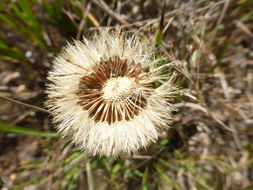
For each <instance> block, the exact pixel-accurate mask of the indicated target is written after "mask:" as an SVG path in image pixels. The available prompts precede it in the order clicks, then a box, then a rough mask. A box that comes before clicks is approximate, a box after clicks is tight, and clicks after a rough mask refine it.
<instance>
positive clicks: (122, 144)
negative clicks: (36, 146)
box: [46, 31, 176, 156]
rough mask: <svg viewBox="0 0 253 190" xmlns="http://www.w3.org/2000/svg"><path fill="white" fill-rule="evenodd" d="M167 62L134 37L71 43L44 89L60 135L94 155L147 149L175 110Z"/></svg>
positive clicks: (108, 34)
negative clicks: (169, 100) (170, 100)
mask: <svg viewBox="0 0 253 190" xmlns="http://www.w3.org/2000/svg"><path fill="white" fill-rule="evenodd" d="M161 62H163V65H162V66H161ZM164 63H165V60H164V59H163V58H159V59H156V58H155V55H154V47H153V46H152V45H150V44H149V42H148V41H146V40H143V39H141V38H140V37H139V36H138V35H136V34H134V35H130V36H127V35H125V34H123V33H120V34H118V33H116V32H115V33H113V32H108V31H104V32H101V33H99V34H97V35H96V36H95V37H94V38H93V39H92V40H87V39H86V38H84V40H83V42H80V41H74V44H68V45H67V46H66V47H65V48H64V49H63V50H62V52H61V54H60V55H59V56H58V57H56V58H55V59H54V61H53V68H52V70H51V71H50V72H49V74H48V80H49V81H50V83H49V84H48V85H47V90H46V93H47V95H48V100H47V102H46V105H47V107H48V108H49V109H50V111H51V112H52V115H53V121H54V123H55V124H56V126H57V129H58V131H59V132H60V133H61V134H63V136H66V137H68V138H70V139H71V142H73V143H75V144H76V145H78V146H79V147H80V148H81V149H83V150H86V151H87V152H88V153H90V154H92V155H100V156H102V155H106V156H121V155H127V154H131V153H134V152H136V151H138V150H140V149H142V148H147V147H148V146H149V145H150V144H151V143H153V142H155V141H156V140H157V139H158V134H159V132H161V131H164V130H167V129H168V128H169V124H170V121H171V111H172V110H174V109H175V108H174V107H173V106H172V105H171V104H170V103H169V102H168V99H169V98H171V97H172V96H173V94H174V93H175V91H176V88H175V87H174V86H173V83H174V79H175V75H173V74H168V70H167V69H168V66H169V64H168V63H166V64H164ZM164 71H166V72H167V74H164ZM155 82H156V83H159V87H156V88H155V85H154V83H155Z"/></svg>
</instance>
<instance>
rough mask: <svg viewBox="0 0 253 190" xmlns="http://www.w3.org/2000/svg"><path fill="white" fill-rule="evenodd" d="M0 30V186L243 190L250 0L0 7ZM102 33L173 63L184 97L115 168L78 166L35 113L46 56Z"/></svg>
mask: <svg viewBox="0 0 253 190" xmlns="http://www.w3.org/2000/svg"><path fill="white" fill-rule="evenodd" d="M0 28H1V30H0V71H1V73H0V97H1V100H0V103H1V105H0V120H1V122H0V131H1V132H4V133H0V188H1V187H2V188H3V189H6V188H8V189H15V190H18V189H24V190H33V189H36V190H37V189H68V190H72V189H87V188H88V187H89V189H143V190H147V189H162V190H172V189H176V190H180V189H187V190H188V189H190V190H196V189H198V190H201V189H203V190H212V189H213V190H223V189H224V190H241V189H243V190H250V189H252V188H253V182H252V181H253V168H252V165H253V145H252V143H253V138H252V137H253V95H252V93H253V51H252V50H253V1H252V0H211V1H207V0H179V1H172V0H167V2H166V5H165V6H164V2H163V1H158V0H147V1H144V0H134V1H130V0H127V1H123V0H112V1H103V0H93V1H85V0H84V1H82V0H75V1H70V0H66V1H63V0H55V1H50V0H42V1H37V0H31V1H29V0H19V1H10V0H3V1H1V2H0ZM102 28H111V29H117V30H118V29H122V30H125V31H127V32H135V31H139V32H141V33H143V34H145V35H146V36H147V37H149V38H150V40H151V41H153V42H154V43H156V45H157V47H158V48H157V54H158V55H159V54H161V55H165V56H166V58H167V59H168V60H170V61H175V59H176V60H180V62H178V64H176V65H175V70H178V72H179V73H181V75H180V80H179V81H180V83H181V86H182V88H183V90H184V91H185V92H187V93H186V94H188V96H181V95H179V96H178V99H177V100H175V104H176V105H177V107H178V108H179V111H178V112H177V113H174V121H173V128H171V130H169V131H168V133H167V134H163V135H161V137H160V140H159V142H158V143H157V144H156V145H153V146H152V147H150V148H149V150H148V152H146V151H143V152H140V153H139V154H138V155H133V156H132V157H127V158H123V159H120V160H118V159H111V158H92V159H91V158H87V157H86V155H85V153H84V152H78V151H77V150H76V148H75V147H73V146H70V145H66V144H65V141H64V140H62V139H60V138H55V137H56V134H55V133H54V128H53V126H52V125H51V124H50V117H49V116H48V113H45V112H43V111H45V110H43V109H40V110H37V107H43V102H44V99H45V95H44V93H43V91H44V84H45V83H46V73H47V71H48V70H49V69H50V67H51V59H52V56H53V55H54V54H55V53H57V52H58V51H59V49H60V47H61V46H62V45H64V44H65V42H66V40H71V38H75V39H80V38H81V36H82V35H83V34H84V35H90V34H92V32H93V31H97V30H101V29H102ZM7 97H10V98H11V99H10V98H7ZM13 99H15V100H18V101H14V100H13ZM19 101H21V102H19ZM22 102H25V103H27V104H28V105H27V104H24V103H22ZM19 126H22V127H19Z"/></svg>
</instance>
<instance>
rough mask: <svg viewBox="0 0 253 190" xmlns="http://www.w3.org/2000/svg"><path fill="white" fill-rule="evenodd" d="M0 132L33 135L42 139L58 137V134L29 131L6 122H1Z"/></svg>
mask: <svg viewBox="0 0 253 190" xmlns="http://www.w3.org/2000/svg"><path fill="white" fill-rule="evenodd" d="M0 132H4V133H15V134H22V135H32V136H40V137H57V136H58V135H57V133H52V132H44V131H38V130H34V129H28V128H24V127H20V126H15V125H10V124H8V123H6V122H3V121H0Z"/></svg>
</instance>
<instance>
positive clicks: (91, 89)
mask: <svg viewBox="0 0 253 190" xmlns="http://www.w3.org/2000/svg"><path fill="white" fill-rule="evenodd" d="M91 71H92V72H91V74H89V75H86V76H84V77H83V78H82V79H81V81H80V85H79V91H78V96H79V105H81V106H82V107H83V108H84V109H85V110H88V113H89V115H90V117H91V118H92V119H93V120H95V121H96V122H98V121H101V122H108V123H109V124H111V123H114V122H116V121H121V120H130V119H133V118H134V116H136V115H138V114H139V112H140V111H141V110H142V109H143V108H144V107H145V106H146V97H144V94H143V93H142V92H141V91H140V90H139V89H138V86H139V85H140V84H139V80H140V74H141V72H142V71H143V67H142V66H141V64H135V63H134V62H131V63H130V62H129V61H128V60H121V59H120V58H119V57H113V58H110V59H109V60H107V61H104V60H102V59H101V61H100V63H99V64H98V65H96V66H93V67H92V68H91ZM122 78H124V79H126V80H127V79H129V81H130V80H131V81H133V82H132V83H131V85H130V87H131V88H130V87H129V89H128V88H126V89H127V90H126V91H124V93H123V92H122V93H120V94H116V95H115V96H112V97H109V98H105V96H104V95H105V92H104V91H103V90H104V89H105V86H106V85H107V83H109V81H112V80H115V81H117V80H118V82H120V81H121V80H122ZM115 84H116V83H115ZM117 85H118V86H117ZM117 85H115V86H114V87H113V88H112V92H111V93H112V95H113V93H114V91H113V90H115V91H117V89H115V88H120V85H121V84H120V83H119V84H117ZM121 88H124V87H122V86H121Z"/></svg>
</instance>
